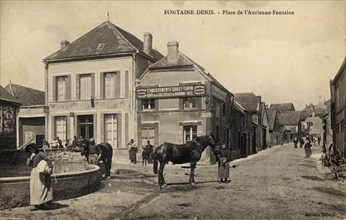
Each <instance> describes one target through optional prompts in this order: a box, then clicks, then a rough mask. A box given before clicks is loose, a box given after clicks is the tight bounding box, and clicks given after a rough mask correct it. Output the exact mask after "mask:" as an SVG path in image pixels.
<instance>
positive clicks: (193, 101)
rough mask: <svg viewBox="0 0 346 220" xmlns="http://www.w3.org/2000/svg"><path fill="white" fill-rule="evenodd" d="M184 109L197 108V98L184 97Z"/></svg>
mask: <svg viewBox="0 0 346 220" xmlns="http://www.w3.org/2000/svg"><path fill="white" fill-rule="evenodd" d="M183 103H184V109H196V108H197V98H193V97H187V98H184V99H183Z"/></svg>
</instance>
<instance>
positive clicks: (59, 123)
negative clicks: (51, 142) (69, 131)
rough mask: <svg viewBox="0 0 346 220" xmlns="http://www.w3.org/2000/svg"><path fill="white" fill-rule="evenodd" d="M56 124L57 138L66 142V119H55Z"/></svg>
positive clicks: (58, 117)
mask: <svg viewBox="0 0 346 220" xmlns="http://www.w3.org/2000/svg"><path fill="white" fill-rule="evenodd" d="M54 124H55V134H54V136H55V137H59V139H60V140H63V141H64V140H66V117H65V116H57V117H55V118H54Z"/></svg>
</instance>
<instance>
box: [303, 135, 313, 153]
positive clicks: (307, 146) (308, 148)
mask: <svg viewBox="0 0 346 220" xmlns="http://www.w3.org/2000/svg"><path fill="white" fill-rule="evenodd" d="M311 147H312V144H311V141H310V139H308V141H307V142H306V144H305V145H304V150H305V157H310V155H311Z"/></svg>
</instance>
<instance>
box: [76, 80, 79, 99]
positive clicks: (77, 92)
mask: <svg viewBox="0 0 346 220" xmlns="http://www.w3.org/2000/svg"><path fill="white" fill-rule="evenodd" d="M79 87H80V75H79V74H77V75H76V100H80V88H79Z"/></svg>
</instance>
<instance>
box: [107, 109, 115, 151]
mask: <svg viewBox="0 0 346 220" xmlns="http://www.w3.org/2000/svg"><path fill="white" fill-rule="evenodd" d="M104 122H105V142H107V143H109V144H110V145H112V147H113V148H114V149H117V148H118V117H117V114H107V115H105V120H104Z"/></svg>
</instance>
